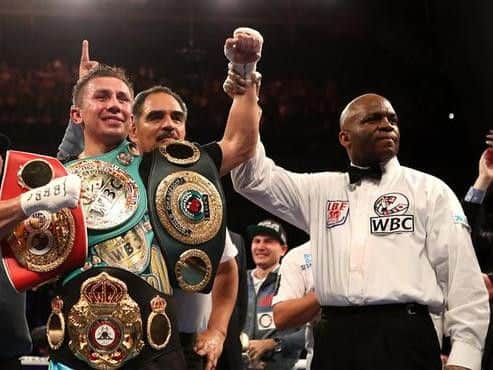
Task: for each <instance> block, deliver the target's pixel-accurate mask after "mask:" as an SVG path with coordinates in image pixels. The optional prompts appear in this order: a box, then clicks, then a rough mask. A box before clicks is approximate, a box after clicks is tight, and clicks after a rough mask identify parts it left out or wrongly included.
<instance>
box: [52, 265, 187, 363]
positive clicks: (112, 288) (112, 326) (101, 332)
mask: <svg viewBox="0 0 493 370" xmlns="http://www.w3.org/2000/svg"><path fill="white" fill-rule="evenodd" d="M51 307H52V311H51V314H50V316H49V317H48V322H47V339H48V344H49V346H50V349H51V351H52V353H51V358H52V359H53V360H54V361H56V362H61V363H63V364H65V365H67V366H70V367H72V368H74V369H103V370H112V369H119V368H122V369H138V368H141V367H142V366H143V365H144V364H145V363H146V362H148V361H151V360H152V359H154V358H156V357H158V356H162V355H164V354H166V353H171V352H174V351H178V350H180V342H179V338H178V334H177V330H176V321H175V316H174V308H173V302H172V299H171V297H169V296H167V295H165V294H163V293H160V292H158V291H157V290H155V289H154V288H152V287H151V286H150V285H149V284H147V283H146V282H145V281H144V280H142V279H141V278H140V277H138V276H137V275H135V274H132V273H130V272H128V271H126V270H122V269H117V268H111V267H100V268H93V269H90V270H88V271H87V272H86V273H84V274H80V275H78V276H77V277H75V278H74V279H73V280H71V281H69V282H68V283H67V284H66V285H65V286H63V287H61V288H60V289H59V290H58V291H57V294H56V296H55V298H54V299H53V300H52V303H51Z"/></svg>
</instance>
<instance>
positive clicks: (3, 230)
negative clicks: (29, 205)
mask: <svg viewBox="0 0 493 370" xmlns="http://www.w3.org/2000/svg"><path fill="white" fill-rule="evenodd" d="M25 218H27V216H26V215H25V214H24V211H23V210H22V207H21V197H20V196H18V197H16V198H12V199H8V200H2V201H0V240H1V239H3V238H5V237H6V236H7V235H9V234H10V232H11V231H12V229H13V228H14V226H15V225H17V224H18V223H19V222H21V221H22V220H24V219H25Z"/></svg>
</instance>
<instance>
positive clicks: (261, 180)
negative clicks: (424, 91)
mask: <svg viewBox="0 0 493 370" xmlns="http://www.w3.org/2000/svg"><path fill="white" fill-rule="evenodd" d="M231 177H232V180H233V184H234V187H235V189H236V190H237V191H238V192H239V193H241V194H242V195H244V196H245V197H246V198H248V199H250V200H252V201H253V202H254V203H256V204H258V205H260V206H262V207H263V208H265V209H266V210H268V211H269V212H271V213H273V214H275V215H277V216H278V217H280V218H282V219H284V220H285V221H287V222H289V223H291V224H293V225H295V226H297V227H299V228H300V229H302V230H305V231H306V232H307V233H308V234H309V235H310V238H311V241H312V243H313V248H312V253H313V275H314V282H315V291H316V294H317V297H318V299H319V302H320V304H321V305H336V306H348V305H371V304H382V303H397V302H417V303H421V304H424V305H427V306H428V307H429V308H430V311H431V312H440V311H442V310H443V311H445V313H444V320H445V322H444V329H445V332H446V333H448V334H450V336H451V341H452V350H451V353H450V356H449V361H448V364H449V365H458V366H464V367H467V368H470V369H480V364H481V353H482V348H483V344H484V337H485V335H486V330H487V327H488V321H489V304H488V294H487V291H486V288H485V286H484V283H483V280H482V277H481V272H480V270H479V266H478V262H477V259H476V257H475V255H474V250H473V248H472V243H471V238H470V235H469V227H468V225H467V220H466V217H465V216H464V213H463V211H462V207H461V206H460V203H459V201H458V200H457V197H456V196H455V195H454V193H453V192H452V190H451V189H450V188H449V187H448V186H447V185H446V184H445V183H444V182H443V181H441V180H439V179H437V178H435V177H433V176H431V175H428V174H425V173H423V172H419V171H416V170H413V169H410V168H407V167H403V166H401V165H400V164H399V162H398V160H397V158H393V159H391V160H390V161H389V162H387V163H386V164H385V166H384V168H383V176H382V179H381V180H372V179H364V180H362V181H361V183H360V184H349V176H348V174H347V173H340V172H320V173H312V174H307V173H305V174H300V173H293V172H290V171H287V170H285V169H283V168H281V167H279V166H276V165H275V163H274V162H273V161H272V160H271V159H269V158H267V157H266V155H265V149H264V147H263V145H262V143H261V142H260V141H259V144H258V146H257V150H256V154H255V156H254V157H253V158H251V159H250V160H249V161H247V162H246V163H244V164H243V165H241V166H239V167H237V168H236V169H234V170H233V171H232V174H231Z"/></svg>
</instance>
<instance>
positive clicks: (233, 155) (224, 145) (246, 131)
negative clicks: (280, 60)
mask: <svg viewBox="0 0 493 370" xmlns="http://www.w3.org/2000/svg"><path fill="white" fill-rule="evenodd" d="M262 43H263V38H262V36H261V35H260V34H259V33H258V32H257V31H255V30H252V29H247V28H239V29H237V30H235V33H234V37H233V38H230V39H227V40H226V43H225V46H224V50H225V55H226V56H227V58H228V59H229V60H230V61H231V64H230V68H231V69H232V70H234V71H235V72H236V74H239V75H240V76H239V77H240V78H241V79H242V82H241V84H244V85H243V87H242V91H241V95H239V94H238V95H234V96H233V103H232V105H231V109H230V111H229V115H228V120H227V123H226V128H225V130H224V136H223V138H222V139H221V141H219V143H218V144H219V146H220V147H221V150H222V153H223V161H222V163H221V168H220V174H221V176H223V175H225V174H227V173H228V172H229V171H230V170H231V169H233V168H235V167H236V166H238V165H239V164H241V163H243V162H245V161H246V160H248V159H249V158H250V157H252V156H253V154H254V153H255V147H256V144H257V140H258V133H259V124H260V115H261V110H260V108H259V106H258V104H257V101H258V91H257V86H258V84H259V81H258V79H257V78H258V77H257V76H258V75H257V73H256V71H255V68H256V63H257V62H258V60H259V59H260V54H261V50H262ZM225 89H226V88H225Z"/></svg>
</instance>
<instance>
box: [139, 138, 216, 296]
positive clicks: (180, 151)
mask: <svg viewBox="0 0 493 370" xmlns="http://www.w3.org/2000/svg"><path fill="white" fill-rule="evenodd" d="M144 161H145V162H146V161H151V165H150V170H149V174H148V191H147V196H148V198H149V201H148V204H149V214H150V219H151V223H152V226H153V229H154V232H155V234H156V237H157V239H158V241H159V244H160V246H161V248H162V249H163V252H164V254H165V256H166V262H167V264H168V271H169V272H170V280H171V284H172V285H173V286H175V287H179V288H181V289H183V290H185V291H189V292H202V293H208V292H209V291H210V290H211V289H212V283H213V281H214V277H215V274H216V271H217V268H218V266H219V262H220V260H221V256H222V253H223V250H224V241H225V237H226V213H225V212H226V206H225V201H224V199H225V197H224V194H223V191H222V187H221V183H220V181H219V173H218V171H217V169H216V166H215V165H214V163H213V161H212V159H211V158H210V157H209V155H208V154H207V153H206V152H205V151H203V150H202V149H201V148H199V147H197V146H196V145H194V144H192V143H190V142H188V141H184V140H183V141H172V142H170V143H167V144H165V145H162V146H160V147H159V148H157V149H155V150H154V151H153V152H152V153H149V154H146V157H145V158H144Z"/></svg>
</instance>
